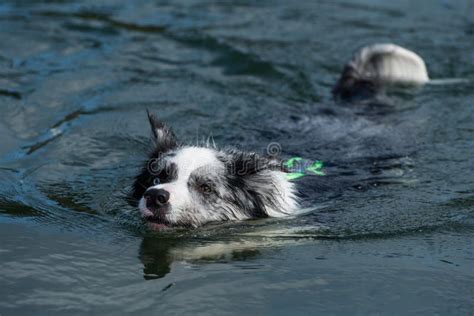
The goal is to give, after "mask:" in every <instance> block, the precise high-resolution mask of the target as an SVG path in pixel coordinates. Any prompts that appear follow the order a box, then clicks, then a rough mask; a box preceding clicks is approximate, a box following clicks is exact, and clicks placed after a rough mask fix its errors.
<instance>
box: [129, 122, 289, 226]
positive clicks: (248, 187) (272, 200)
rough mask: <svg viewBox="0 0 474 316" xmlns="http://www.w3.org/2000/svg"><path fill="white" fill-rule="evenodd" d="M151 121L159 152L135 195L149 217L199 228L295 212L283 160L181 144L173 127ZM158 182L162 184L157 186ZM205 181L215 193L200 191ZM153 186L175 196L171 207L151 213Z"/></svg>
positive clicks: (148, 164) (141, 176) (147, 166)
mask: <svg viewBox="0 0 474 316" xmlns="http://www.w3.org/2000/svg"><path fill="white" fill-rule="evenodd" d="M148 117H149V121H150V124H151V128H152V131H153V140H154V148H153V150H152V153H151V154H150V156H149V158H148V160H147V162H146V163H145V165H144V166H143V167H142V169H141V172H140V174H139V175H138V176H137V177H136V178H135V181H134V184H133V186H132V190H131V192H130V195H131V197H132V198H133V200H134V201H136V202H137V203H136V205H138V206H139V207H140V210H141V213H142V216H143V217H144V218H145V219H147V220H149V221H150V222H152V223H159V224H164V225H167V226H188V227H189V226H190V227H197V226H200V225H203V224H205V223H208V222H216V221H231V220H245V219H251V218H263V217H268V216H285V215H289V214H293V213H295V211H296V209H297V199H296V195H295V191H294V187H293V184H292V183H290V182H289V181H288V180H287V179H286V176H285V170H284V168H283V167H282V162H281V160H279V159H278V158H276V157H263V156H260V155H258V154H256V153H249V152H242V151H239V150H236V149H231V148H226V149H217V148H214V147H211V146H203V147H196V146H186V145H179V144H178V142H177V141H176V138H175V136H174V134H173V132H172V131H171V129H170V128H168V127H167V126H166V125H165V124H164V123H162V122H160V121H158V120H157V119H156V118H155V116H154V115H153V114H150V113H148ZM188 169H189V170H188ZM155 178H159V184H154V179H155ZM203 183H206V185H207V186H208V187H210V189H211V192H207V193H204V192H201V191H200V189H199V186H200V185H202V184H203ZM149 188H156V189H166V190H168V191H170V192H171V194H172V196H173V197H172V198H171V199H170V201H169V203H168V205H165V206H163V207H160V209H150V208H149V207H147V205H146V202H145V200H144V199H143V195H144V193H145V192H146V190H148V189H149Z"/></svg>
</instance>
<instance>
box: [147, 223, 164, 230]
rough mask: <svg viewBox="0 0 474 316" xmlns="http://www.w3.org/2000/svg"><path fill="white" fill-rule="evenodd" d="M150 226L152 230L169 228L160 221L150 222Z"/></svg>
mask: <svg viewBox="0 0 474 316" xmlns="http://www.w3.org/2000/svg"><path fill="white" fill-rule="evenodd" d="M148 228H150V229H151V230H164V229H168V226H166V225H165V224H159V223H148Z"/></svg>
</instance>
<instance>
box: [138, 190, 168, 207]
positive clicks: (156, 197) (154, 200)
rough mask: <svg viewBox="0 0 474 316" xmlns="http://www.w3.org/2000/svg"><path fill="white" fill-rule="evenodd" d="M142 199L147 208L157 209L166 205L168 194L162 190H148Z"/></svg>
mask: <svg viewBox="0 0 474 316" xmlns="http://www.w3.org/2000/svg"><path fill="white" fill-rule="evenodd" d="M143 197H144V198H145V201H146V206H147V207H159V206H162V205H164V204H166V203H168V200H169V199H170V194H169V192H168V191H166V190H163V189H149V190H147V191H146V192H145V194H144V195H143Z"/></svg>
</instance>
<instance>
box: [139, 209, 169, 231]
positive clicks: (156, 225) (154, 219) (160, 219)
mask: <svg viewBox="0 0 474 316" xmlns="http://www.w3.org/2000/svg"><path fill="white" fill-rule="evenodd" d="M158 212H159V214H162V215H161V216H156V215H154V214H155V213H158ZM158 212H156V211H155V212H153V211H151V210H150V209H148V208H143V209H141V213H142V219H143V221H144V222H145V224H146V226H147V227H148V228H149V229H151V230H164V229H169V228H170V227H171V226H172V225H171V223H169V222H168V221H167V220H166V219H165V218H164V214H163V213H164V212H162V211H158Z"/></svg>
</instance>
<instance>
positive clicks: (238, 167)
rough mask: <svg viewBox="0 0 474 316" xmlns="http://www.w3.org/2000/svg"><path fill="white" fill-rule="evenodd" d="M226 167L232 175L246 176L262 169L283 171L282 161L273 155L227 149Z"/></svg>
mask: <svg viewBox="0 0 474 316" xmlns="http://www.w3.org/2000/svg"><path fill="white" fill-rule="evenodd" d="M228 153H230V157H231V158H230V160H228V163H227V169H228V172H229V174H230V175H233V176H248V175H253V174H257V173H259V172H261V171H263V170H278V171H284V168H283V166H282V162H281V161H280V160H279V159H277V158H274V157H267V156H260V155H258V154H256V153H247V152H239V151H229V152H228Z"/></svg>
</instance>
